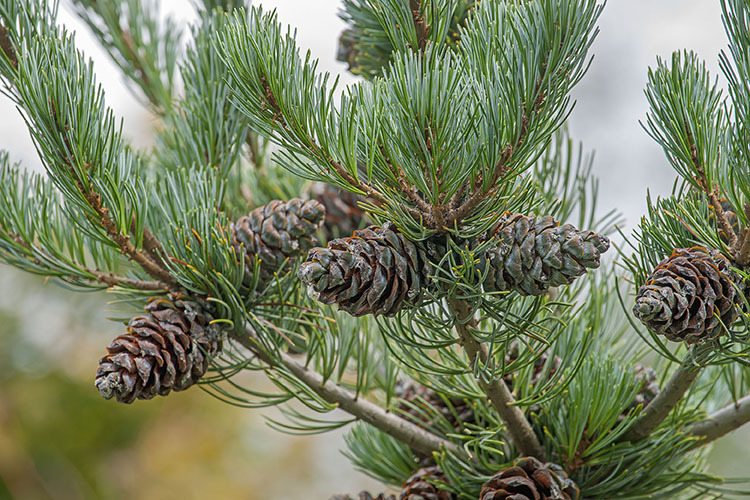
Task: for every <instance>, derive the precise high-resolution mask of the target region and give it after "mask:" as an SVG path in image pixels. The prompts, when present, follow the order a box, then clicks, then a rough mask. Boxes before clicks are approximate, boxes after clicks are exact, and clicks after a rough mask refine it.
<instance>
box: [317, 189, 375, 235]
mask: <svg viewBox="0 0 750 500" xmlns="http://www.w3.org/2000/svg"><path fill="white" fill-rule="evenodd" d="M313 193H314V195H315V199H316V200H317V201H318V202H320V204H321V205H323V206H324V207H325V209H326V217H325V222H324V223H323V235H324V237H325V240H326V241H331V240H332V239H334V238H342V237H347V236H351V235H352V234H353V233H354V231H356V230H357V229H360V228H361V227H362V226H363V225H364V223H365V221H366V219H367V214H366V212H365V211H364V210H362V208H360V206H359V204H358V203H360V202H364V201H367V199H366V198H364V197H363V196H359V195H357V194H354V193H350V192H349V191H344V190H342V189H339V188H337V187H336V186H332V185H331V184H327V183H322V182H321V183H318V185H317V186H316V187H315V190H314V191H313Z"/></svg>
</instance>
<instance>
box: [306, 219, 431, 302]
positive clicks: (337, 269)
mask: <svg viewBox="0 0 750 500" xmlns="http://www.w3.org/2000/svg"><path fill="white" fill-rule="evenodd" d="M427 273H428V268H427V261H426V257H423V256H422V255H420V253H419V250H418V249H417V248H416V245H415V244H414V243H412V242H411V241H409V240H407V239H406V238H405V237H404V236H403V235H401V234H400V233H398V232H397V231H396V230H395V228H394V227H392V226H391V225H386V226H384V227H382V228H381V227H376V226H372V227H370V228H367V229H363V230H359V231H355V232H354V235H352V236H351V237H349V238H345V239H343V238H339V239H335V240H332V241H330V242H328V245H327V248H314V249H312V250H311V251H310V253H309V254H308V256H307V260H306V261H305V262H304V263H303V264H302V266H300V269H299V273H298V277H299V278H300V280H301V281H302V282H303V283H304V284H305V285H307V287H308V289H309V290H310V293H311V294H312V296H313V297H315V298H316V299H317V300H319V301H320V302H323V303H324V304H337V305H338V306H339V309H341V310H343V311H346V312H348V313H349V314H351V315H353V316H363V315H365V314H375V315H384V316H392V315H394V314H396V313H397V312H398V311H400V310H401V309H403V308H404V307H407V306H411V305H416V303H417V302H419V300H420V299H421V296H422V286H423V283H424V280H423V279H421V275H427Z"/></svg>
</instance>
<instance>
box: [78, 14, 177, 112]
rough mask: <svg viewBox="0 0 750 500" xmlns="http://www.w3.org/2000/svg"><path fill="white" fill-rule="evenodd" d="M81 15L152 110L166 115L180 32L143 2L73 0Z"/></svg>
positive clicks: (169, 104) (169, 101) (170, 101)
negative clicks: (163, 20) (163, 24)
mask: <svg viewBox="0 0 750 500" xmlns="http://www.w3.org/2000/svg"><path fill="white" fill-rule="evenodd" d="M73 3H74V4H75V5H76V6H77V10H78V15H79V16H80V17H81V18H82V20H83V21H85V22H86V23H87V24H88V25H89V27H90V28H91V30H92V31H93V33H94V35H96V36H97V37H98V38H99V41H100V42H101V44H102V46H103V47H104V48H105V49H106V50H107V52H108V53H109V55H110V57H112V59H113V61H114V62H115V63H116V64H117V65H118V66H119V67H120V69H122V71H123V73H125V75H126V76H127V77H128V78H130V79H131V80H132V81H133V83H135V84H136V85H137V86H138V87H139V88H140V89H141V91H142V92H143V94H144V95H145V96H146V98H147V99H148V101H149V103H150V104H151V107H152V108H153V109H154V110H155V111H156V112H157V113H159V114H161V115H163V114H166V113H167V112H168V111H169V110H170V108H171V104H172V92H173V75H174V69H175V66H176V60H177V53H178V50H179V39H180V35H181V33H180V30H179V29H178V28H177V26H176V25H175V24H174V23H173V22H172V21H171V20H168V21H167V23H166V26H165V27H164V28H163V29H162V27H161V26H160V22H159V16H158V11H157V10H156V9H155V8H154V6H153V5H149V4H144V3H143V2H142V0H127V1H120V0H73Z"/></svg>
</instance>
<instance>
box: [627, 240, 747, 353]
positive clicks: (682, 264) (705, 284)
mask: <svg viewBox="0 0 750 500" xmlns="http://www.w3.org/2000/svg"><path fill="white" fill-rule="evenodd" d="M730 267H731V266H730V263H729V261H728V260H727V259H726V258H725V257H724V256H722V255H721V254H719V253H718V252H717V251H711V250H707V249H706V248H703V247H692V248H682V249H677V250H675V251H674V252H672V255H670V256H669V257H667V258H666V259H664V260H663V261H661V263H659V265H658V266H657V267H656V269H655V270H654V272H653V273H652V274H651V276H649V278H648V279H647V280H646V283H645V284H644V285H643V286H642V287H641V288H640V289H639V290H638V295H637V296H636V299H635V307H634V308H633V312H634V313H635V315H636V317H638V319H640V320H641V322H642V323H643V324H644V325H646V327H647V328H648V329H649V330H651V331H652V332H654V333H657V334H661V335H664V336H665V337H666V338H667V339H669V340H672V341H674V342H687V343H688V344H696V343H699V342H708V341H712V340H715V339H717V338H718V337H719V336H720V335H721V334H722V333H723V332H724V331H725V329H726V328H729V327H730V326H731V325H732V323H733V322H734V320H735V319H737V316H738V314H739V310H738V307H737V306H738V305H739V303H740V301H741V300H742V299H741V298H740V294H739V293H738V292H737V289H736V288H735V274H734V273H733V272H732V270H731V268H730Z"/></svg>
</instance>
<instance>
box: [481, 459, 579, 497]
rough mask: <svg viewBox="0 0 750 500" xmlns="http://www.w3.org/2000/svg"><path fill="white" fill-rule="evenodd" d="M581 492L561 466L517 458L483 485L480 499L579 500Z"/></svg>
mask: <svg viewBox="0 0 750 500" xmlns="http://www.w3.org/2000/svg"><path fill="white" fill-rule="evenodd" d="M580 497H581V492H580V490H579V489H578V487H577V486H576V484H575V483H574V482H573V481H572V480H571V479H569V478H568V475H567V474H565V472H564V471H563V470H562V467H560V466H559V465H555V464H551V463H547V464H543V463H542V462H540V461H539V460H537V459H536V458H533V457H525V458H520V459H518V460H516V461H515V462H514V464H513V466H511V467H508V468H507V469H505V470H502V471H500V472H498V473H497V474H495V475H494V476H492V478H490V480H489V481H487V482H486V483H484V484H483V485H482V491H481V492H480V494H479V500H578V499H579V498H580Z"/></svg>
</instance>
